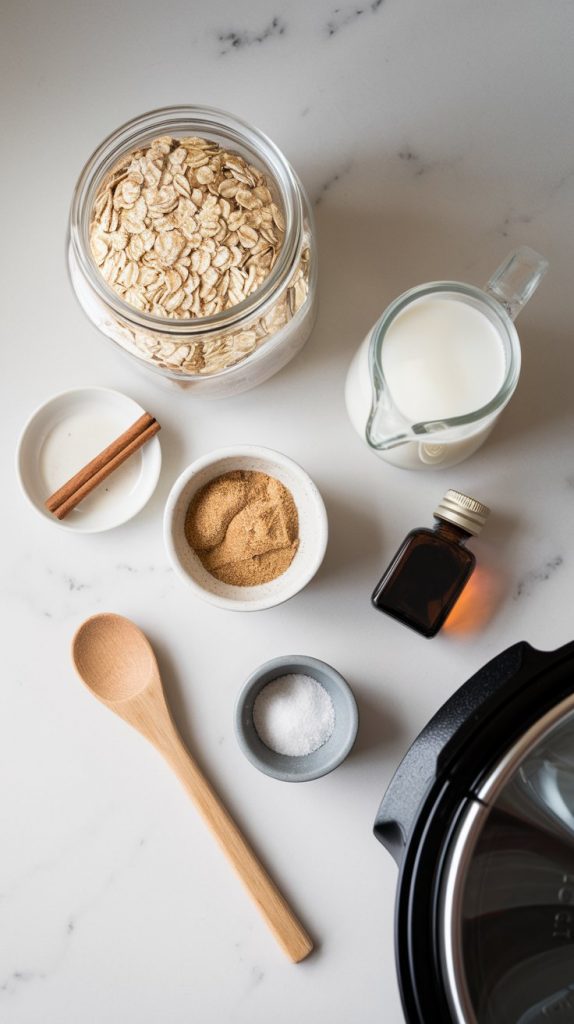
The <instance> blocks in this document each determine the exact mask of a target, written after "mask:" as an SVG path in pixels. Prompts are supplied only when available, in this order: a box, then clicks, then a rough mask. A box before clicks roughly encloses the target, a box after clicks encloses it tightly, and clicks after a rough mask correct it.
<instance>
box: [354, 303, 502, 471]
mask: <svg viewBox="0 0 574 1024" xmlns="http://www.w3.org/2000/svg"><path fill="white" fill-rule="evenodd" d="M511 326H512V325H511ZM374 332H376V327H375V328H373V330H372V331H370V332H369V334H368V335H367V337H366V338H365V339H364V341H363V343H362V344H361V346H360V347H359V349H358V351H357V352H356V354H355V356H354V358H353V360H352V362H351V365H350V367H349V372H348V375H347V382H346V386H345V399H346V404H347V411H348V414H349V417H350V420H351V422H352V424H353V426H354V427H355V430H356V431H357V433H358V434H359V436H360V437H361V438H362V439H363V441H365V440H366V429H367V421H368V419H369V416H370V413H371V407H372V403H373V382H372V380H371V370H370V348H371V342H372V339H373V334H374ZM519 355H520V351H519V349H518V359H519ZM381 363H382V368H383V374H384V377H385V383H386V386H387V390H388V396H387V397H389V396H390V398H391V401H392V403H393V404H394V406H395V407H396V409H397V410H398V412H399V417H396V416H395V417H393V420H392V422H389V413H388V409H385V405H386V403H385V402H383V403H382V406H383V407H382V408H381V409H380V410H379V411H378V412H377V414H376V416H375V419H374V425H373V434H374V435H375V436H374V441H375V442H377V441H378V440H380V439H381V438H384V437H385V436H388V435H396V434H402V433H403V432H404V431H406V432H407V434H408V431H409V429H410V428H411V427H412V426H414V425H415V424H419V423H433V424H435V423H437V424H441V423H443V422H444V420H447V419H450V418H452V417H456V416H465V415H468V414H471V413H475V412H477V410H479V409H482V408H483V407H484V406H485V405H487V404H488V403H489V402H490V401H491V400H492V399H493V398H495V397H496V395H497V394H498V393H499V391H500V389H501V387H502V385H503V384H504V381H505V378H506V373H507V365H506V350H505V347H504V345H503V341H502V338H501V333H500V327H497V325H496V323H493V322H492V320H491V319H490V318H489V316H488V315H487V314H486V313H484V312H482V310H481V309H480V308H479V305H478V304H476V303H473V302H472V301H470V300H466V299H465V297H464V296H462V295H459V294H458V293H457V292H445V291H444V290H442V291H437V292H435V293H431V294H428V295H423V296H421V297H420V298H418V299H416V298H415V299H413V300H412V301H411V302H410V303H409V304H408V305H407V306H405V307H404V308H403V310H402V311H401V312H400V313H398V314H397V315H396V316H395V317H394V319H393V320H392V321H391V323H390V324H389V326H388V328H387V330H386V332H385V335H384V340H383V342H382V348H381ZM496 415H497V413H496V412H493V413H492V414H489V415H487V416H481V417H477V419H476V422H474V423H470V424H469V425H468V426H467V427H465V428H464V429H462V428H448V429H446V430H443V431H442V432H440V433H439V432H435V433H434V434H433V436H432V437H428V436H425V435H424V434H422V435H421V436H420V440H417V439H415V438H414V437H413V435H412V434H411V440H406V441H405V442H404V443H402V444H400V445H397V446H396V447H390V448H389V447H385V448H381V449H376V454H377V455H378V456H379V457H380V458H382V459H385V461H386V462H390V463H392V464H393V465H395V466H399V467H400V468H402V469H433V468H436V469H441V468H446V467H447V466H454V465H456V463H457V462H462V460H463V459H466V458H468V456H469V455H472V454H473V452H475V451H476V450H477V448H479V447H480V445H481V444H482V443H483V442H484V441H485V439H486V438H487V436H488V434H489V433H490V431H491V430H492V428H493V426H494V424H495V422H496Z"/></svg>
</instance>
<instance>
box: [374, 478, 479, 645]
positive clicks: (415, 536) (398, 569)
mask: <svg viewBox="0 0 574 1024" xmlns="http://www.w3.org/2000/svg"><path fill="white" fill-rule="evenodd" d="M489 512H490V509H489V508H487V506H486V505H483V504H482V503H481V502H480V501H477V500H476V499H475V498H470V497H468V495H466V494H462V493H461V492H460V491H453V490H450V491H447V493H446V495H445V496H444V498H443V500H442V501H441V502H440V504H439V506H438V508H437V510H436V512H435V513H434V517H435V519H436V525H435V526H434V528H432V529H429V528H428V527H420V528H419V529H416V530H411V532H410V533H409V534H407V536H406V537H405V539H404V541H403V543H402V544H401V546H400V548H399V550H398V551H397V553H396V555H395V557H394V558H393V559H392V561H391V563H390V565H389V567H388V568H387V570H386V572H385V573H384V574H383V576H382V578H381V579H380V580H379V582H378V583H377V586H376V587H375V590H374V592H373V595H372V598H371V600H372V603H373V605H374V606H375V608H377V609H378V610H379V611H381V612H385V613H386V614H387V615H391V616H392V617H393V618H394V619H398V621H399V622H402V623H404V625H405V626H410V628H411V629H414V630H416V631H417V633H421V634H422V635H423V636H426V637H433V636H436V634H437V633H438V631H439V630H440V628H441V626H443V625H444V622H445V620H446V618H447V616H448V615H449V613H450V612H451V610H452V608H453V607H454V605H455V604H456V602H457V601H458V599H459V597H460V595H461V593H462V591H463V589H464V587H465V585H466V584H467V583H468V580H469V579H470V577H471V575H472V573H473V571H474V568H475V565H476V558H475V556H474V555H473V553H472V551H469V550H468V548H467V547H466V546H465V545H466V542H467V540H469V538H470V537H475V536H476V535H477V534H479V533H480V531H481V530H482V527H483V526H484V524H485V522H486V519H487V517H488V515H489Z"/></svg>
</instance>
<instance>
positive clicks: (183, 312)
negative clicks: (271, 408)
mask: <svg viewBox="0 0 574 1024" xmlns="http://www.w3.org/2000/svg"><path fill="white" fill-rule="evenodd" d="M271 184H272V183H271V182H269V181H268V180H267V178H266V176H265V174H264V173H263V172H262V171H260V170H258V169H257V168H256V167H254V166H252V165H250V164H248V163H247V161H246V160H244V159H243V157H242V156H240V154H239V153H234V152H228V151H227V150H224V149H223V148H222V147H221V146H219V145H218V144H217V143H215V142H212V141H210V140H209V139H203V138H198V137H189V138H182V139H174V138H171V137H170V136H162V137H160V138H157V139H155V140H154V141H153V142H151V143H150V144H149V145H148V146H147V147H145V148H140V149H138V150H135V151H133V152H132V153H129V154H127V155H126V156H124V157H122V158H121V160H120V161H119V162H118V163H117V164H116V165H115V166H114V167H113V168H112V170H111V171H110V172H109V174H108V175H107V177H106V178H105V180H104V181H103V183H102V184H101V186H100V188H99V190H98V194H97V196H96V199H95V201H94V205H93V210H92V217H91V224H90V247H91V252H92V256H93V259H94V261H95V263H96V265H97V267H98V269H99V271H100V273H101V274H102V276H103V277H104V278H105V280H106V281H107V283H108V284H109V285H110V286H111V287H112V288H113V289H114V291H115V292H116V293H117V294H118V295H119V296H120V297H121V298H122V299H123V300H124V301H125V302H127V303H129V304H130V305H131V306H133V307H134V309H136V310H138V311H140V312H143V313H147V314H151V315H153V316H156V317H158V319H164V320H182V319H195V318H204V317H212V316H215V315H216V314H218V313H221V312H224V311H228V310H230V309H232V308H233V307H234V306H236V305H238V304H239V303H241V302H243V301H244V300H245V299H246V298H248V297H249V296H250V295H253V294H254V292H256V291H257V289H258V288H260V287H261V285H262V284H263V282H264V281H265V279H266V278H267V276H268V275H269V274H270V272H271V270H272V269H273V267H274V265H275V263H276V261H277V258H278V255H279V252H280V250H281V247H282V245H283V242H284V238H285V222H284V218H283V214H282V211H281V209H280V208H279V206H278V205H277V203H276V201H275V199H274V196H273V190H272V187H271ZM308 291H309V247H308V244H307V245H305V246H304V248H303V251H302V253H301V257H300V261H299V264H298V266H297V267H296V268H295V270H294V273H293V274H292V277H291V280H290V281H288V282H287V285H286V287H284V288H283V289H282V291H281V292H280V294H279V295H278V298H277V301H276V303H275V304H274V305H273V306H272V308H271V310H268V311H267V312H266V313H265V315H264V316H263V317H261V316H260V317H259V319H255V322H251V323H250V324H249V325H248V327H247V328H245V327H243V328H241V329H238V328H235V329H233V328H231V329H228V330H227V332H226V333H225V334H224V333H222V332H220V333H219V334H218V335H216V336H215V337H213V336H210V337H209V340H208V339H207V336H206V337H205V338H203V339H201V338H200V339H198V340H197V341H195V340H193V341H192V340H191V339H190V337H189V336H188V337H185V338H182V340H181V341H178V340H173V341H171V340H166V338H165V334H162V327H161V324H158V328H157V332H154V331H152V330H144V329H143V328H140V329H130V328H128V327H126V325H125V323H124V325H123V328H122V330H123V334H125V335H126V340H127V336H128V335H129V344H128V347H130V348H132V349H133V350H134V351H136V352H137V353H138V354H139V355H141V356H143V357H144V358H145V359H148V360H150V361H152V362H154V363H156V364H158V365H160V366H163V367H166V368H168V369H172V370H177V371H178V372H181V373H187V374H197V373H199V374H210V373H217V372H218V371H220V370H223V369H225V368H226V367H227V366H231V365H233V364H234V363H236V362H239V361H240V360H241V359H244V358H245V357H246V356H248V355H250V354H251V352H253V351H254V350H255V349H257V348H258V347H259V346H260V345H262V344H263V343H264V342H265V341H266V340H268V338H269V337H270V335H272V334H275V333H276V332H277V330H279V329H281V328H282V327H283V326H285V324H286V323H288V321H289V320H290V319H291V317H292V316H294V315H295V313H296V312H297V310H298V309H300V307H301V306H302V305H303V303H304V302H305V299H306V297H307V294H308ZM122 336H123V335H122Z"/></svg>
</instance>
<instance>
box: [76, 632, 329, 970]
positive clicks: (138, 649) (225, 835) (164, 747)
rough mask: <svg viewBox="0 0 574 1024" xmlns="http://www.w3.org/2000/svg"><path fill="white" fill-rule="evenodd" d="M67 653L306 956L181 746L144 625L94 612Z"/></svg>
mask: <svg viewBox="0 0 574 1024" xmlns="http://www.w3.org/2000/svg"><path fill="white" fill-rule="evenodd" d="M72 658H73V661H74V665H75V668H76V671H77V673H78V675H79V676H80V678H81V679H82V680H83V681H84V683H85V684H86V686H88V688H89V689H90V690H91V691H92V693H93V694H94V696H95V697H97V698H98V700H100V701H101V702H102V704H105V705H106V707H108V708H110V709H111V710H112V711H115V713H116V715H119V716H120V718H123V719H125V721H126V722H129V724H130V725H133V726H134V728H135V729H137V730H138V732H141V734H142V736H145V737H146V739H148V740H149V741H150V743H153V745H154V747H156V749H157V750H159V752H160V754H163V756H164V757H165V759H166V761H167V762H168V764H169V765H170V766H171V767H172V768H173V770H174V772H175V773H176V775H177V776H178V778H179V780H180V781H181V782H182V783H183V785H184V786H185V788H186V789H187V792H188V793H189V795H190V796H191V798H192V800H193V801H194V803H195V805H196V807H197V808H198V810H199V812H200V814H201V815H202V816H203V819H204V821H205V822H206V824H207V825H208V826H209V828H210V829H211V831H212V832H213V834H214V836H215V838H216V839H217V840H218V842H219V844H220V845H221V847H222V848H223V851H224V853H226V854H227V856H228V858H229V860H230V861H231V863H232V864H233V867H234V868H235V870H236V872H237V874H238V875H239V877H240V879H241V881H242V882H243V884H244V885H245V887H246V888H247V890H248V892H249V893H250V894H251V896H252V897H253V899H254V900H255V903H256V904H257V906H258V907H259V910H260V912H261V914H262V915H263V917H264V918H265V920H266V921H267V924H268V925H269V927H270V929H271V931H272V932H273V934H274V936H275V938H276V939H277V941H278V943H279V945H280V946H282V948H283V949H284V951H285V953H286V954H287V956H288V957H289V958H290V959H291V960H292V961H293V962H294V963H298V962H299V961H300V960H303V959H304V958H305V957H306V956H308V955H309V953H310V952H311V950H312V949H313V943H312V942H311V939H310V938H309V936H308V935H307V933H306V931H305V930H304V928H303V927H302V925H301V924H300V923H299V921H298V920H297V918H296V917H295V915H294V913H293V911H292V910H291V908H290V907H289V905H288V903H287V902H286V900H285V899H284V897H283V896H282V895H281V893H280V892H279V890H278V889H277V887H276V885H275V884H274V882H273V881H272V880H271V878H270V877H269V875H268V874H267V872H266V870H265V868H264V867H263V866H262V864H261V863H260V862H259V860H258V859H257V857H256V856H255V854H254V852H253V850H252V849H251V848H250V846H249V845H248V844H247V842H246V840H245V838H244V837H243V835H242V834H241V832H240V831H239V829H238V827H237V825H236V824H235V822H234V821H233V819H232V818H231V816H230V815H229V814H228V812H227V810H226V809H225V807H224V806H223V804H222V803H221V801H220V799H219V797H218V796H217V794H216V793H215V791H214V790H213V789H212V788H211V786H210V784H209V782H208V781H207V779H206V778H205V776H204V775H203V774H202V772H201V771H200V769H199V767H198V766H197V764H196V763H195V761H194V760H193V758H192V757H191V755H190V753H189V751H188V750H187V749H186V747H185V746H184V743H183V740H182V739H181V737H180V735H179V733H178V731H177V729H176V727H175V725H174V723H173V721H172V718H171V715H170V712H169V708H168V706H167V702H166V698H165V693H164V689H163V686H162V682H161V677H160V674H159V669H158V665H157V661H156V659H155V655H154V653H153V650H152V648H151V645H150V643H149V641H148V639H147V637H146V636H145V635H144V633H142V631H141V629H138V627H137V626H136V625H135V623H133V622H131V621H130V619H125V618H123V616H121V615H112V614H104V615H94V616H92V618H90V619H87V620H86V622H84V623H83V624H82V625H81V626H80V628H79V629H78V631H77V633H76V635H75V637H74V640H73V643H72Z"/></svg>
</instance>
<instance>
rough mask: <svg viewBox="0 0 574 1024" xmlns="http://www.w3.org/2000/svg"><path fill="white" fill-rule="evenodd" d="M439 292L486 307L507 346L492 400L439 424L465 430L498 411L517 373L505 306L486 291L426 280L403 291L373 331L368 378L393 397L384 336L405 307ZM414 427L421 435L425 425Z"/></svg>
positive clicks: (513, 332) (511, 326)
mask: <svg viewBox="0 0 574 1024" xmlns="http://www.w3.org/2000/svg"><path fill="white" fill-rule="evenodd" d="M441 292H454V293H455V294H458V295H461V296H464V295H466V296H468V297H469V298H471V299H474V300H475V301H477V302H480V303H481V304H482V305H485V306H488V307H489V308H490V309H491V310H492V311H493V312H494V313H495V314H496V315H497V317H498V319H499V321H500V324H501V328H503V329H504V330H505V333H506V337H507V339H508V343H509V351H510V358H509V360H508V366H507V368H506V373H505V375H504V380H503V382H502V384H501V385H500V388H499V389H498V391H497V392H496V394H495V395H494V396H493V398H491V400H490V401H489V402H487V404H486V405H483V406H481V408H479V409H474V410H473V411H472V412H469V413H467V414H466V415H463V416H452V417H448V418H447V417H443V418H442V419H441V425H442V426H443V427H464V426H468V425H469V424H472V423H476V422H477V421H478V420H483V419H485V418H487V417H489V416H491V415H493V414H494V413H497V412H499V411H500V410H501V409H502V408H503V407H504V406H505V405H506V403H507V402H508V401H509V399H510V398H511V397H512V395H513V393H514V389H515V387H516V384H517V382H518V377H519V374H520V364H521V350H520V342H519V339H518V333H517V330H516V327H515V326H514V324H513V322H512V320H511V319H510V317H509V316H508V313H507V312H506V310H505V309H504V306H502V305H501V303H499V302H497V300H496V299H494V298H493V297H492V296H491V295H489V294H488V293H487V292H485V291H483V289H482V288H476V287H475V286H474V285H471V284H465V283H463V282H461V281H429V282H428V283H427V284H421V285H417V286H416V287H414V288H410V289H409V290H408V291H406V292H403V293H402V295H399V296H398V298H396V299H395V300H394V301H393V302H391V304H390V305H389V306H387V308H386V309H385V311H384V313H383V314H382V316H381V317H380V319H379V320H378V321H377V323H376V324H375V326H374V328H373V333H372V336H371V344H370V353H369V363H370V368H371V375H372V376H373V378H374V379H376V378H378V388H379V389H383V388H384V389H385V390H386V391H387V392H388V393H390V394H392V392H390V389H389V386H388V383H387V381H386V379H385V375H384V372H383V362H382V356H381V353H382V347H383V342H384V339H385V334H386V333H387V331H388V329H389V327H390V326H391V323H392V322H393V320H394V319H395V318H396V317H397V316H398V315H399V313H401V312H402V311H403V309H405V307H406V306H408V305H410V303H411V302H414V301H416V300H417V299H421V298H423V297H425V296H427V295H434V294H440V293H441ZM430 426H431V427H432V426H433V424H430ZM414 427H415V429H416V430H417V431H418V430H420V432H421V433H424V432H425V429H426V427H427V424H424V423H417V424H415V425H414Z"/></svg>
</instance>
